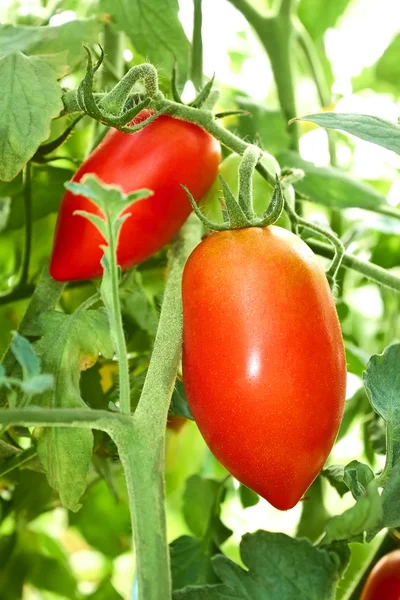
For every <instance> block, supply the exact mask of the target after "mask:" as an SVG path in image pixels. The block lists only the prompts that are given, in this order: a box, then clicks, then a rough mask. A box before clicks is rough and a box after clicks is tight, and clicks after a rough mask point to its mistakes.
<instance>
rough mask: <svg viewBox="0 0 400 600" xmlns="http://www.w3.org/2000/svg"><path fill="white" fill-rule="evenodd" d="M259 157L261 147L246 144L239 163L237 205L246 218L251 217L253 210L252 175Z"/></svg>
mask: <svg viewBox="0 0 400 600" xmlns="http://www.w3.org/2000/svg"><path fill="white" fill-rule="evenodd" d="M260 157H261V148H258V147H257V146H248V147H247V148H246V150H245V151H244V153H243V158H242V160H241V161H240V165H239V197H238V200H239V206H240V208H241V209H242V211H243V212H244V214H245V215H246V217H247V218H248V219H252V218H253V217H254V216H255V215H254V210H253V175H254V170H255V168H256V166H257V163H258V161H259V160H260Z"/></svg>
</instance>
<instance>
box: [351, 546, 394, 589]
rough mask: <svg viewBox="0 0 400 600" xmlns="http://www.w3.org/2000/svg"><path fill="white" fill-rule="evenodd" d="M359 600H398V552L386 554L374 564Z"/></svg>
mask: <svg viewBox="0 0 400 600" xmlns="http://www.w3.org/2000/svg"><path fill="white" fill-rule="evenodd" d="M360 600H400V550H394V551H393V552H390V553H389V554H386V556H383V557H382V558H381V559H380V560H379V561H378V562H377V563H376V565H375V566H374V568H373V569H372V571H371V573H370V574H369V576H368V579H367V582H366V584H365V586H364V589H363V591H362V594H361V598H360Z"/></svg>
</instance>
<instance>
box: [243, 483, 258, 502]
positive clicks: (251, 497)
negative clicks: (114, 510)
mask: <svg viewBox="0 0 400 600" xmlns="http://www.w3.org/2000/svg"><path fill="white" fill-rule="evenodd" d="M239 497H240V502H241V504H242V506H243V508H248V507H249V506H255V505H256V504H258V503H259V501H260V496H259V495H258V494H256V492H253V490H251V489H250V488H248V487H246V486H245V485H243V484H242V483H241V484H240V487H239Z"/></svg>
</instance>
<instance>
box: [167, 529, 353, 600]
mask: <svg viewBox="0 0 400 600" xmlns="http://www.w3.org/2000/svg"><path fill="white" fill-rule="evenodd" d="M240 554H241V558H242V561H243V563H244V564H245V566H246V567H247V569H248V571H245V570H244V569H242V568H241V567H239V565H237V564H235V563H234V562H232V561H231V560H229V559H228V558H226V557H224V556H219V555H218V556H216V557H214V558H213V561H212V564H213V568H214V571H215V572H216V574H217V575H218V577H220V579H221V581H222V582H223V583H222V584H219V585H206V586H199V587H197V586H193V587H187V588H185V589H184V590H181V591H178V592H175V593H174V596H173V597H174V600H230V599H231V600H242V599H243V600H249V599H250V598H251V599H253V598H254V599H256V598H257V599H258V598H260V600H261V598H262V600H276V599H277V598H284V599H285V600H321V599H322V598H323V599H324V600H333V598H334V596H335V588H336V585H337V583H338V581H339V579H340V577H341V575H342V571H343V564H342V562H343V556H340V555H338V554H337V553H336V552H334V551H330V550H329V551H328V550H325V549H319V548H315V547H313V546H312V544H311V543H310V542H309V541H308V540H305V539H301V540H299V539H293V538H291V537H289V536H287V535H285V534H283V533H269V532H267V531H257V532H256V533H254V534H246V535H245V536H243V538H242V542H241V544H240ZM345 560H346V561H347V560H348V558H346V559H345ZM283 574H284V576H283Z"/></svg>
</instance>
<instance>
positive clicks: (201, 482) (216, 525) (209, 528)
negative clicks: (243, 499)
mask: <svg viewBox="0 0 400 600" xmlns="http://www.w3.org/2000/svg"><path fill="white" fill-rule="evenodd" d="M224 496H225V486H224V483H223V482H222V483H221V482H220V481H215V480H214V479H203V478H202V477H200V476H199V475H193V476H192V477H190V478H189V479H188V480H187V482H186V488H185V492H184V494H183V515H184V517H185V520H186V523H187V524H188V526H189V529H190V531H191V532H192V533H193V534H194V535H195V536H196V537H198V538H200V539H203V538H205V537H208V538H211V539H212V540H213V541H214V543H215V544H216V545H217V546H219V545H220V544H222V543H223V542H224V541H225V540H226V539H228V537H229V536H230V535H231V534H232V532H231V530H230V529H228V528H227V527H225V525H224V524H223V523H222V522H221V520H220V518H219V515H220V512H221V503H222V502H223V500H224Z"/></svg>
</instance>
